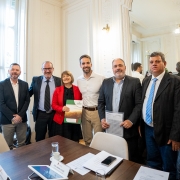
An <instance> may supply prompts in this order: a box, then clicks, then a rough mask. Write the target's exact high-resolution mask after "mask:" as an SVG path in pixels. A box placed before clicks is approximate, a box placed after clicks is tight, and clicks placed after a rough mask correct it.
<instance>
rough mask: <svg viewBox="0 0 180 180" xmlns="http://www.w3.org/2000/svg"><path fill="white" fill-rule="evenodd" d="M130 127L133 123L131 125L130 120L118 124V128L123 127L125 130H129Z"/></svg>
mask: <svg viewBox="0 0 180 180" xmlns="http://www.w3.org/2000/svg"><path fill="white" fill-rule="evenodd" d="M132 125H133V123H132V122H131V121H130V120H128V119H127V120H125V121H123V122H122V123H121V124H120V126H123V127H124V128H126V129H129V128H131V127H132Z"/></svg>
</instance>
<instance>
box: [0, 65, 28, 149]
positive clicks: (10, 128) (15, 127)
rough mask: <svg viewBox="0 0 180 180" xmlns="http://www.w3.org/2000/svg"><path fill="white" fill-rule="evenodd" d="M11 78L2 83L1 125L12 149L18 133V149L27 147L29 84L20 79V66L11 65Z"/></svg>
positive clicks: (0, 90) (0, 87)
mask: <svg viewBox="0 0 180 180" xmlns="http://www.w3.org/2000/svg"><path fill="white" fill-rule="evenodd" d="M8 73H9V75H10V78H7V79H5V80H4V81H1V82H0V92H1V93H0V124H1V127H2V134H3V136H4V138H5V140H6V142H7V144H8V146H9V147H10V149H12V148H13V140H14V133H16V138H17V147H20V146H23V145H25V141H26V131H27V123H26V122H27V115H26V111H27V109H28V106H29V102H30V98H29V93H28V83H27V82H24V81H22V80H20V79H18V77H19V76H20V74H21V68H20V65H19V64H17V63H13V64H11V65H10V67H9V70H8Z"/></svg>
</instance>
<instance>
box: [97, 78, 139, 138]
mask: <svg viewBox="0 0 180 180" xmlns="http://www.w3.org/2000/svg"><path fill="white" fill-rule="evenodd" d="M113 87H114V82H113V79H112V78H108V79H105V80H104V81H103V83H102V86H101V88H100V94H99V99H98V113H99V117H100V119H103V118H105V111H106V110H108V111H112V98H113ZM141 109H142V101H141V83H140V80H139V79H138V78H133V77H130V76H127V75H126V76H125V79H124V83H123V87H122V92H121V97H120V102H119V112H124V120H126V119H129V120H130V121H131V122H132V123H133V126H132V127H131V128H129V129H125V128H124V138H126V139H127V138H131V137H134V136H137V135H138V124H139V120H140V117H141Z"/></svg>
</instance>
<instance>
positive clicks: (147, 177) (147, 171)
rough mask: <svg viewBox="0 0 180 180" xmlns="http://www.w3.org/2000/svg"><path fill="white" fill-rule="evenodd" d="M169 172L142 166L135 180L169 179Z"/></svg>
mask: <svg viewBox="0 0 180 180" xmlns="http://www.w3.org/2000/svg"><path fill="white" fill-rule="evenodd" d="M168 177H169V173H168V172H164V171H159V170H155V169H151V168H147V167H143V166H141V167H140V168H139V171H138V172H137V174H136V176H135V177H134V179H133V180H168Z"/></svg>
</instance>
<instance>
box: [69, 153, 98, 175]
mask: <svg viewBox="0 0 180 180" xmlns="http://www.w3.org/2000/svg"><path fill="white" fill-rule="evenodd" d="M94 156H95V155H94V154H92V153H88V154H86V155H84V156H81V157H80V158H78V159H75V160H74V161H71V162H70V163H68V164H66V165H67V166H69V167H70V168H71V169H73V170H74V171H76V172H77V173H79V174H81V175H82V176H83V175H85V174H87V173H88V172H90V170H89V169H86V168H84V167H83V164H84V163H85V162H87V161H88V160H89V159H91V158H93V157H94Z"/></svg>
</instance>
